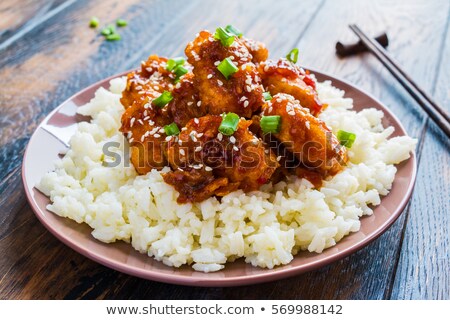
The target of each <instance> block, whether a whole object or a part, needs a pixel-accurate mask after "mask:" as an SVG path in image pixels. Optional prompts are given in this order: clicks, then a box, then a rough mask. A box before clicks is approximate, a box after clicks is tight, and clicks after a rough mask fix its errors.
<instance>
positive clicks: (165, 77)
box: [120, 55, 175, 109]
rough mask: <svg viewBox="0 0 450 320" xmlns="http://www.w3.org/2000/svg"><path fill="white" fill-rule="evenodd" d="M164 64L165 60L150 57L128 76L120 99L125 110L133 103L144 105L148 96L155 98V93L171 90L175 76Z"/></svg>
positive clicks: (154, 56)
mask: <svg viewBox="0 0 450 320" xmlns="http://www.w3.org/2000/svg"><path fill="white" fill-rule="evenodd" d="M166 63H167V58H164V57H159V56H157V55H151V56H150V57H149V58H148V60H147V61H145V62H144V61H143V62H142V64H141V68H140V69H139V70H136V71H133V72H130V73H129V74H128V76H127V86H126V88H125V90H124V91H123V92H122V98H121V99H120V102H121V103H122V105H123V106H124V107H125V109H126V108H129V107H131V106H132V105H133V103H134V102H135V101H141V102H143V103H145V102H146V101H148V97H149V96H150V97H154V96H155V92H159V93H162V92H163V91H166V90H167V91H170V90H171V89H172V88H173V81H174V79H175V75H174V74H173V73H172V72H170V71H167V70H166Z"/></svg>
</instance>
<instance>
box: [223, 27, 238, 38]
mask: <svg viewBox="0 0 450 320" xmlns="http://www.w3.org/2000/svg"><path fill="white" fill-rule="evenodd" d="M225 30H226V31H227V32H228V33H231V34H234V35H235V36H237V37H238V38H240V37H242V32H241V30H239V29H238V28H236V27H234V26H233V25H231V24H229V25H227V26H226V27H225Z"/></svg>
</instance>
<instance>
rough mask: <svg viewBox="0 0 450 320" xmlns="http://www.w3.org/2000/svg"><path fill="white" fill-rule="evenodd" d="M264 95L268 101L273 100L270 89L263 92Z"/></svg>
mask: <svg viewBox="0 0 450 320" xmlns="http://www.w3.org/2000/svg"><path fill="white" fill-rule="evenodd" d="M263 97H264V100H266V101H268V100H272V96H271V95H270V92H269V91H267V92H263Z"/></svg>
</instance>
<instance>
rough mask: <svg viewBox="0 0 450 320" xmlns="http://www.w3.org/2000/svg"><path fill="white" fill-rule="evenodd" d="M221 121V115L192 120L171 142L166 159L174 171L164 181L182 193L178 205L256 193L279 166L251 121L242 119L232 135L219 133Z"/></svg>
mask: <svg viewBox="0 0 450 320" xmlns="http://www.w3.org/2000/svg"><path fill="white" fill-rule="evenodd" d="M221 122H222V117H221V116H213V115H207V116H204V117H201V118H198V119H193V120H191V121H189V122H188V123H187V124H186V127H185V128H183V130H182V131H181V133H180V135H179V138H178V139H179V140H178V141H177V139H175V138H173V139H171V140H170V141H169V143H168V148H167V159H168V161H169V163H170V165H171V167H172V168H173V169H174V171H173V172H168V173H166V174H164V181H166V182H167V183H169V184H171V185H173V186H174V187H175V189H176V190H177V191H178V192H180V197H179V198H178V199H177V201H178V202H180V203H183V202H187V201H194V202H196V201H203V200H205V199H207V198H209V197H211V196H213V195H217V196H223V195H225V194H227V193H229V192H231V191H234V190H237V189H243V190H244V191H246V192H247V191H253V190H257V189H259V187H260V186H261V185H262V184H265V183H267V182H268V181H269V180H270V177H271V176H272V174H273V172H274V171H275V169H276V168H277V167H278V162H277V161H276V157H275V155H274V154H273V153H272V152H269V151H268V153H266V148H265V146H264V144H263V142H262V141H261V140H259V139H258V138H257V137H255V136H254V135H253V134H252V133H251V132H250V131H249V129H248V127H249V126H250V123H251V121H248V120H243V119H241V120H240V121H239V124H238V128H237V130H236V131H235V132H234V134H233V135H231V136H225V135H222V134H221V133H220V132H219V130H218V128H219V126H220V124H221ZM195 171H196V172H195ZM186 183H187V185H186Z"/></svg>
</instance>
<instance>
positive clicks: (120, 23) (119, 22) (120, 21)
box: [116, 19, 128, 27]
mask: <svg viewBox="0 0 450 320" xmlns="http://www.w3.org/2000/svg"><path fill="white" fill-rule="evenodd" d="M116 24H117V26H118V27H126V26H127V25H128V22H127V20H124V19H118V20H117V21H116Z"/></svg>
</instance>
